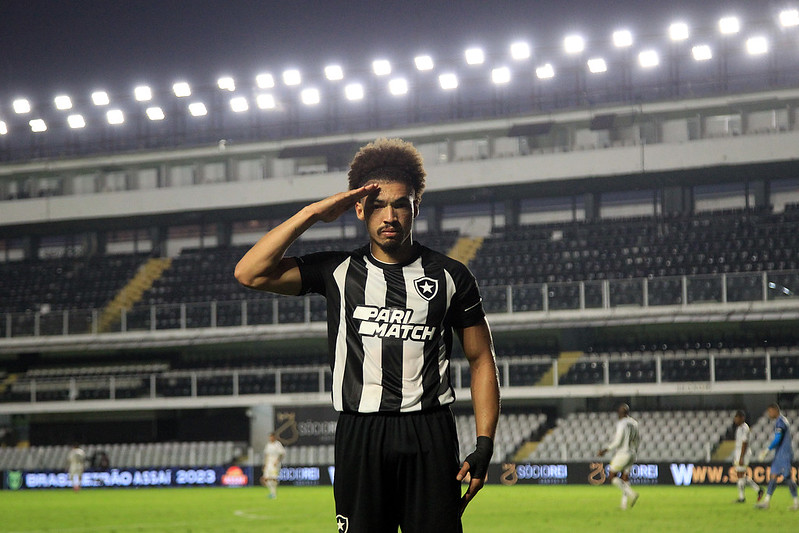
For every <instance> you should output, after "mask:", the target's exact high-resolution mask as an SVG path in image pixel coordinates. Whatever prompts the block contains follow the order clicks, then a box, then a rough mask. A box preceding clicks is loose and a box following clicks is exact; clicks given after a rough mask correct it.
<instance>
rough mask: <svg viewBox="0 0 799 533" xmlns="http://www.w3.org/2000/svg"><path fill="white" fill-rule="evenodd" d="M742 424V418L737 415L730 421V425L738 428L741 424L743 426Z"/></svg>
mask: <svg viewBox="0 0 799 533" xmlns="http://www.w3.org/2000/svg"><path fill="white" fill-rule="evenodd" d="M743 422H744V419H743V417H740V416H738V415H735V416H734V417H733V419H732V423H733V424H735V425H736V426H740V425H741V424H743Z"/></svg>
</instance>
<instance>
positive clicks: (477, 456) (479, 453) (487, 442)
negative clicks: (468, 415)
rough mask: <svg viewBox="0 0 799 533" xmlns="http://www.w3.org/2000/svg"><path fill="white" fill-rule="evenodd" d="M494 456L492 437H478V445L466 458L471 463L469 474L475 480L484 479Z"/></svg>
mask: <svg viewBox="0 0 799 533" xmlns="http://www.w3.org/2000/svg"><path fill="white" fill-rule="evenodd" d="M493 454H494V441H493V440H492V439H491V437H485V436H480V437H477V445H476V446H475V449H474V451H473V452H472V453H470V454H469V456H468V457H467V458H466V460H465V462H467V463H469V473H470V474H471V475H472V477H473V478H480V479H482V478H484V477H485V476H486V474H487V473H488V463H490V462H491V456H492V455H493Z"/></svg>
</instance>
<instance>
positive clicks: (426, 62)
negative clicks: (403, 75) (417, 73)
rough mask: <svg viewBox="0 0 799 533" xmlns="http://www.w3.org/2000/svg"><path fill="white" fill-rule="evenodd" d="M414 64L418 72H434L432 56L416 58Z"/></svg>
mask: <svg viewBox="0 0 799 533" xmlns="http://www.w3.org/2000/svg"><path fill="white" fill-rule="evenodd" d="M413 62H414V64H415V65H416V70H433V58H432V57H430V56H416V57H414V58H413Z"/></svg>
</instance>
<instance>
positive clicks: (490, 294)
mask: <svg viewBox="0 0 799 533" xmlns="http://www.w3.org/2000/svg"><path fill="white" fill-rule="evenodd" d="M797 290H799V271H779V272H747V273H734V274H711V275H695V276H676V277H662V278H651V279H649V278H637V279H606V280H594V281H575V282H563V283H543V284H531V285H505V286H491V287H483V288H482V289H481V291H482V295H483V302H484V306H485V309H486V312H488V313H524V312H541V313H550V312H553V311H568V310H572V311H579V310H590V309H598V310H601V309H616V308H625V307H626V308H629V307H634V308H647V307H662V306H682V307H690V306H693V305H697V304H708V303H712V304H718V305H721V306H724V305H727V304H732V303H736V302H777V301H785V300H795V301H799V300H797V295H796V291H797ZM100 313H101V311H100V310H98V309H79V310H64V311H51V312H47V313H45V312H41V311H36V312H33V311H30V312H25V313H6V314H5V315H0V320H1V321H2V322H0V338H22V337H44V336H65V335H76V334H97V333H105V332H148V331H150V332H151V331H163V330H187V329H196V328H221V327H241V326H255V325H267V324H275V325H276V324H308V323H311V322H324V320H325V316H326V302H325V300H324V298H322V297H321V296H317V295H311V296H304V297H301V298H297V297H282V296H264V297H260V298H254V299H248V300H239V301H216V302H205V303H180V304H157V305H140V306H136V307H134V308H133V309H131V310H129V311H123V312H122V314H121V315H120V316H119V318H118V319H117V320H115V321H114V322H113V323H112V324H111V325H110V327H109V328H108V330H107V331H100V330H99V327H100V326H99V324H100V320H99V317H100Z"/></svg>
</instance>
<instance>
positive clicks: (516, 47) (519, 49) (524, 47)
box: [510, 41, 530, 61]
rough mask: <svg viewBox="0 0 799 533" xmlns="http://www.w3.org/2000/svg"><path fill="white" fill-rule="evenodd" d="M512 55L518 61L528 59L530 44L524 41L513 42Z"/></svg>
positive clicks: (511, 46)
mask: <svg viewBox="0 0 799 533" xmlns="http://www.w3.org/2000/svg"><path fill="white" fill-rule="evenodd" d="M510 57H511V58H512V59H514V60H516V61H521V60H523V59H528V58H529V57H530V45H529V44H528V43H525V42H524V41H519V42H515V43H513V44H511V45H510Z"/></svg>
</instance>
